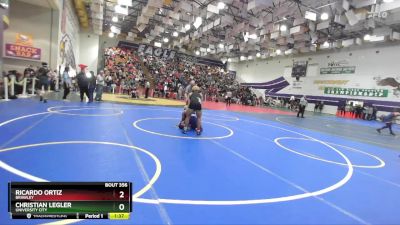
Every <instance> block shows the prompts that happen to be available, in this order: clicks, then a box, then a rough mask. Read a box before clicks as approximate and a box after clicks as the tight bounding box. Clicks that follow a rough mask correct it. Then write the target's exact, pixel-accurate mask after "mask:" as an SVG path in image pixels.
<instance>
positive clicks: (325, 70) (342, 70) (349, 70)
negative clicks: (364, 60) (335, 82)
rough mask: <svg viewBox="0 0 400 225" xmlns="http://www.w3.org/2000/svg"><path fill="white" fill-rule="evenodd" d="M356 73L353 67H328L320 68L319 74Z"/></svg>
mask: <svg viewBox="0 0 400 225" xmlns="http://www.w3.org/2000/svg"><path fill="white" fill-rule="evenodd" d="M355 72H356V67H355V66H341V67H328V68H321V69H320V74H321V75H325V74H354V73H355Z"/></svg>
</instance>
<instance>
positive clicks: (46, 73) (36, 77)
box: [0, 63, 60, 99]
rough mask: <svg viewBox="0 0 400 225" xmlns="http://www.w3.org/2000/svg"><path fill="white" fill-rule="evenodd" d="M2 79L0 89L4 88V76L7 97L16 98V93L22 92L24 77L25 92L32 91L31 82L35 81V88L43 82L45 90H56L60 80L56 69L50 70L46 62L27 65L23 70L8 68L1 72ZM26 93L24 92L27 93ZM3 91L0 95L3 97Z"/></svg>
mask: <svg viewBox="0 0 400 225" xmlns="http://www.w3.org/2000/svg"><path fill="white" fill-rule="evenodd" d="M2 75H3V79H1V80H0V90H4V78H6V79H7V83H8V93H9V98H11V99H12V98H16V96H17V95H19V94H22V93H23V86H24V80H25V78H27V79H26V92H27V93H32V84H33V82H35V87H34V88H35V89H40V88H41V87H39V86H40V84H44V85H43V86H44V88H45V89H46V90H56V89H57V87H56V86H57V84H58V83H59V82H60V76H59V74H58V72H57V70H51V69H49V68H48V67H47V63H43V64H42V66H37V67H34V66H32V65H29V66H28V67H27V68H25V69H24V71H23V72H20V71H17V70H10V71H8V72H5V71H4V72H3V74H2ZM12 80H14V87H13V89H14V93H11V90H12V87H11V81H12ZM27 93H26V94H27ZM3 95H4V91H1V93H0V96H1V97H4V96H3Z"/></svg>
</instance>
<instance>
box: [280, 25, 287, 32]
mask: <svg viewBox="0 0 400 225" xmlns="http://www.w3.org/2000/svg"><path fill="white" fill-rule="evenodd" d="M279 29H280V31H282V32H284V31H287V26H286V25H285V24H282V25H281V27H280V28H279Z"/></svg>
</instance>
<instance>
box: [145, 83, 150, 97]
mask: <svg viewBox="0 0 400 225" xmlns="http://www.w3.org/2000/svg"><path fill="white" fill-rule="evenodd" d="M145 88H146V90H145V95H144V97H145V98H148V97H149V91H150V81H148V80H147V81H146V84H145Z"/></svg>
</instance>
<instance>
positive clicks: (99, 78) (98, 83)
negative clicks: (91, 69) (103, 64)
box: [96, 70, 105, 101]
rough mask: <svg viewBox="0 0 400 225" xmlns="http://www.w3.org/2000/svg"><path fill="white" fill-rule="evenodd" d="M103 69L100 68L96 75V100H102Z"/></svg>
mask: <svg viewBox="0 0 400 225" xmlns="http://www.w3.org/2000/svg"><path fill="white" fill-rule="evenodd" d="M104 79H105V78H104V71H103V70H100V73H99V74H98V75H97V77H96V101H102V96H103V88H104V84H105V81H104Z"/></svg>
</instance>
